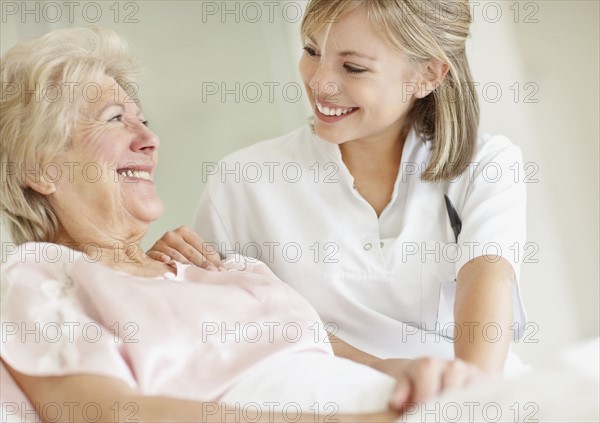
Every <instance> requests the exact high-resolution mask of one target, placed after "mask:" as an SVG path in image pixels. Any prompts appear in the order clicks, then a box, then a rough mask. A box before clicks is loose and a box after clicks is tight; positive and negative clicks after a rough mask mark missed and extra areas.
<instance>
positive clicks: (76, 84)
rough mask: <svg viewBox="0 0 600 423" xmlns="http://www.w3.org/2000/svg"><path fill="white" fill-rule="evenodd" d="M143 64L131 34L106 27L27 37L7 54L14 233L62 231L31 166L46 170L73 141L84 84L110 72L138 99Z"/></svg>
mask: <svg viewBox="0 0 600 423" xmlns="http://www.w3.org/2000/svg"><path fill="white" fill-rule="evenodd" d="M140 70H141V68H140V65H139V63H138V62H137V60H135V59H134V58H133V57H132V56H131V55H130V54H129V53H128V50H127V44H126V43H125V41H124V40H123V39H122V38H121V37H119V36H118V35H117V34H116V33H115V32H114V31H112V30H110V29H105V28H99V27H93V28H67V29H58V30H56V31H52V32H50V33H48V34H46V35H44V36H42V37H39V38H34V39H30V40H25V41H22V42H20V43H18V44H17V45H15V46H14V47H13V48H12V49H10V50H9V51H8V52H7V53H6V54H5V55H4V56H3V57H2V62H1V65H0V83H1V86H2V92H1V93H0V94H1V98H0V163H1V164H2V185H1V186H0V198H1V199H2V201H1V202H0V212H1V213H2V216H3V217H5V218H6V219H5V220H6V224H7V227H8V229H9V231H10V234H11V237H12V239H13V241H15V242H16V243H19V244H21V243H24V242H30V241H37V242H41V241H51V240H53V239H54V238H55V235H56V233H57V231H58V220H57V218H56V215H55V214H54V212H53V210H52V208H51V207H50V205H49V203H48V201H47V200H46V198H45V197H44V196H43V195H41V194H40V193H38V192H36V191H35V190H33V189H32V188H30V187H29V186H28V181H27V174H28V175H30V176H31V174H32V173H36V174H37V173H39V172H40V170H41V169H42V168H43V167H44V166H46V165H47V164H48V163H49V161H50V160H52V158H53V157H55V156H56V155H57V154H59V153H60V152H62V151H64V150H65V149H66V148H68V146H69V144H70V137H71V132H72V130H73V126H74V125H75V122H76V120H77V119H78V116H79V111H80V110H81V109H82V106H83V103H84V102H86V99H85V98H84V97H85V96H84V95H81V94H82V92H81V87H82V86H85V84H86V83H87V82H89V81H90V80H92V77H93V76H94V75H98V74H105V75H107V76H109V77H111V78H113V79H114V80H115V81H116V82H117V83H118V84H119V85H121V86H122V87H123V88H124V89H125V90H126V91H128V94H130V96H131V98H132V99H134V101H135V100H137V96H136V95H135V93H134V92H133V91H136V87H135V81H136V80H137V76H138V75H139V73H140ZM74 93H77V94H74ZM35 177H39V175H36V176H35Z"/></svg>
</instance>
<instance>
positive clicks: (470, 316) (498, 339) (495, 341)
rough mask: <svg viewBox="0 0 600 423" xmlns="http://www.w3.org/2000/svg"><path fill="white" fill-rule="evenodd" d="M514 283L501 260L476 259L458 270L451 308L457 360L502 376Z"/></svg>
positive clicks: (510, 270) (505, 262) (504, 261)
mask: <svg viewBox="0 0 600 423" xmlns="http://www.w3.org/2000/svg"><path fill="white" fill-rule="evenodd" d="M495 259H497V258H495ZM495 259H493V260H495ZM514 283H515V281H514V278H513V271H512V267H511V266H510V264H509V263H508V262H507V261H506V260H504V259H499V260H498V261H497V262H495V263H493V262H492V259H491V258H488V259H486V258H483V257H478V258H476V259H475V260H474V261H473V262H472V263H468V264H467V265H465V266H464V267H463V269H461V271H460V273H459V277H458V283H457V289H456V301H455V306H454V315H455V321H456V324H457V330H456V332H455V337H456V341H455V344H454V351H455V355H456V357H457V358H460V359H462V360H465V361H467V362H470V363H473V364H475V365H477V366H478V367H479V368H481V369H482V370H484V371H485V372H487V373H490V374H496V375H498V374H501V373H502V370H503V367H504V362H505V360H506V355H507V352H508V347H509V344H510V342H511V332H510V327H511V323H512V289H513V284H514Z"/></svg>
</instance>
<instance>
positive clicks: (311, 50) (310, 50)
mask: <svg viewBox="0 0 600 423" xmlns="http://www.w3.org/2000/svg"><path fill="white" fill-rule="evenodd" d="M304 51H305V52H306V54H308V55H309V56H310V57H315V56H317V52H316V50H315V49H314V48H312V47H309V46H306V47H304Z"/></svg>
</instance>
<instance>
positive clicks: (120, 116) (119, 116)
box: [108, 115, 123, 122]
mask: <svg viewBox="0 0 600 423" xmlns="http://www.w3.org/2000/svg"><path fill="white" fill-rule="evenodd" d="M122 120H123V115H116V116H113V117H111V118H110V119H109V120H108V121H109V122H121V121H122Z"/></svg>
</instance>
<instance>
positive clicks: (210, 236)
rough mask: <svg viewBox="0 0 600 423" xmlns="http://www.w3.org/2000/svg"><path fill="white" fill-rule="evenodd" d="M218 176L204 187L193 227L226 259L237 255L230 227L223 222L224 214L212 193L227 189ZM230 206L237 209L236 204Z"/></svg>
mask: <svg viewBox="0 0 600 423" xmlns="http://www.w3.org/2000/svg"><path fill="white" fill-rule="evenodd" d="M217 176H218V175H217ZM217 176H213V177H211V178H209V180H208V183H207V184H206V186H205V187H204V191H203V192H202V196H201V197H200V201H199V202H198V206H197V208H196V213H195V215H194V222H193V225H192V227H193V229H194V230H195V231H196V232H198V234H200V236H201V237H202V239H204V240H205V241H206V242H207V243H211V244H212V245H214V246H215V248H216V249H217V251H219V253H220V254H221V256H222V257H225V256H227V255H230V254H235V253H236V250H235V246H234V245H232V243H231V238H230V236H229V229H228V225H226V223H225V222H224V221H223V218H222V213H221V212H220V210H219V208H218V207H217V206H216V205H215V203H214V198H213V195H212V192H214V190H215V189H225V187H224V186H223V184H220V182H219V181H218V180H217V179H216V177H217ZM228 206H229V207H235V205H234V204H230V205H228ZM221 207H225V206H221Z"/></svg>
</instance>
